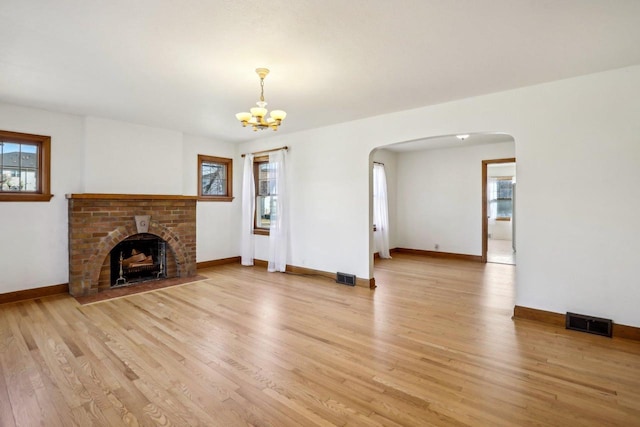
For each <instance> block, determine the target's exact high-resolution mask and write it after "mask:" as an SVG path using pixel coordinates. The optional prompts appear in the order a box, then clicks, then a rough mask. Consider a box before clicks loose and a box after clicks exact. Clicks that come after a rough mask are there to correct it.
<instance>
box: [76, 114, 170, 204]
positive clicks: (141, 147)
mask: <svg viewBox="0 0 640 427" xmlns="http://www.w3.org/2000/svg"><path fill="white" fill-rule="evenodd" d="M84 165H85V174H84V178H85V188H86V192H87V193H120V194H182V189H183V185H182V180H183V167H182V133H180V132H176V131H172V130H166V129H158V128H153V127H149V126H142V125H137V124H133V123H125V122H119V121H115V120H108V119H101V118H96V117H87V118H86V120H85V158H84Z"/></svg>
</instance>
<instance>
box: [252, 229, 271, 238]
mask: <svg viewBox="0 0 640 427" xmlns="http://www.w3.org/2000/svg"><path fill="white" fill-rule="evenodd" d="M253 234H258V235H260V236H268V235H269V230H264V229H262V228H254V229H253Z"/></svg>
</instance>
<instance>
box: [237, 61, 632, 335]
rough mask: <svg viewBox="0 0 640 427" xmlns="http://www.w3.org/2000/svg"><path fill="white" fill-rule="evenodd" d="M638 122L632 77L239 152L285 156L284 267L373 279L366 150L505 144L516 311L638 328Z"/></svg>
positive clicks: (549, 88) (498, 98)
mask: <svg viewBox="0 0 640 427" xmlns="http://www.w3.org/2000/svg"><path fill="white" fill-rule="evenodd" d="M638 111H640V66H634V67H628V68H624V69H619V70H613V71H609V72H604V73H598V74H592V75H588V76H583V77H578V78H573V79H568V80H562V81H557V82H552V83H547V84H542V85H537V86H531V87H527V88H522V89H517V90H512V91H506V92H500V93H495V94H491V95H485V96H479V97H475V98H469V99H464V100H460V101H455V102H450V103H446V104H440V105H436V106H430V107H424V108H419V109H415V110H408V111H402V112H398V113H393V114H387V115H384V116H381V117H375V118H370V119H364V120H358V121H353V122H349V123H343V124H339V125H334V126H327V127H323V128H319V129H315V130H312V131H306V132H299V133H295V134H289V135H286V134H281V135H278V136H275V137H271V138H268V139H262V140H260V141H259V142H257V141H254V142H249V143H245V144H242V146H241V151H243V152H246V151H255V150H256V149H257V148H258V147H260V148H261V149H264V148H270V147H275V146H281V145H288V146H290V147H291V150H290V155H291V156H290V157H291V163H290V164H291V166H292V167H291V168H290V170H291V178H292V179H291V182H292V184H293V185H292V195H291V197H292V199H293V210H292V229H291V232H292V237H291V256H290V263H292V264H294V265H301V266H307V267H310V268H317V269H320V270H326V271H344V272H352V273H355V274H357V275H358V276H359V277H371V276H372V273H373V267H372V262H371V256H370V254H371V251H372V246H371V243H370V240H371V234H372V233H371V231H370V225H371V216H370V212H371V200H370V160H369V153H370V152H371V150H372V149H374V148H376V147H380V146H385V145H388V144H392V143H396V142H402V141H411V140H417V139H421V138H426V137H432V136H439V135H452V134H459V133H476V132H490V131H495V132H504V133H507V134H509V135H512V136H513V137H514V139H515V141H516V157H517V161H518V198H517V201H516V205H517V206H516V209H517V211H518V222H517V233H518V265H517V266H516V270H517V277H518V283H517V297H516V303H517V304H518V305H522V306H526V307H533V308H539V309H543V310H550V311H555V312H560V313H563V312H566V311H576V312H579V313H586V314H593V315H596V316H602V317H609V318H613V319H614V320H615V321H616V322H619V323H622V324H628V325H633V326H640V311H638V310H637V309H636V305H637V301H639V300H640V286H638V279H637V271H636V270H637V269H636V267H635V265H636V264H637V259H636V258H637V255H638V253H640V227H639V226H638V222H637V212H638V211H640V198H638V197H633V195H635V194H637V188H636V186H637V183H638V182H640V167H638V166H639V165H640V141H639V139H640V137H639V136H638V135H640V120H638V119H637V112H638ZM549 188H554V190H555V191H553V192H550V191H549ZM549 206H554V209H553V210H550V209H548V207H549ZM612 212H615V214H616V221H611V220H610V219H611V215H612ZM551 217H553V222H550V221H549V220H550V218H551ZM548 236H554V239H553V244H550V241H549V238H548Z"/></svg>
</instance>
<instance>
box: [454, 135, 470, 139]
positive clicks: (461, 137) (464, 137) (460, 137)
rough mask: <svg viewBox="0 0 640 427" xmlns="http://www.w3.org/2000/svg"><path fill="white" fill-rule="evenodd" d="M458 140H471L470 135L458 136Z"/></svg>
mask: <svg viewBox="0 0 640 427" xmlns="http://www.w3.org/2000/svg"><path fill="white" fill-rule="evenodd" d="M456 138H458V139H459V140H460V141H464V140H465V139H467V138H469V135H467V134H464V135H456Z"/></svg>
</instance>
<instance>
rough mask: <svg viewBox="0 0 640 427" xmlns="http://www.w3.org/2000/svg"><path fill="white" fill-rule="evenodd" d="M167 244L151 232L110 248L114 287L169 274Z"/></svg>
mask: <svg viewBox="0 0 640 427" xmlns="http://www.w3.org/2000/svg"><path fill="white" fill-rule="evenodd" d="M166 251H167V244H166V242H165V241H164V240H162V239H161V238H160V237H158V236H155V235H153V234H149V233H140V234H134V235H133V236H131V237H128V238H126V239H125V240H123V241H122V242H120V243H118V244H117V245H116V246H115V247H114V248H113V249H112V250H111V254H110V256H111V287H112V288H113V287H118V286H127V285H132V284H135V283H139V282H146V281H149V280H159V279H164V278H166V277H167V269H166V266H167V252H166Z"/></svg>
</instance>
